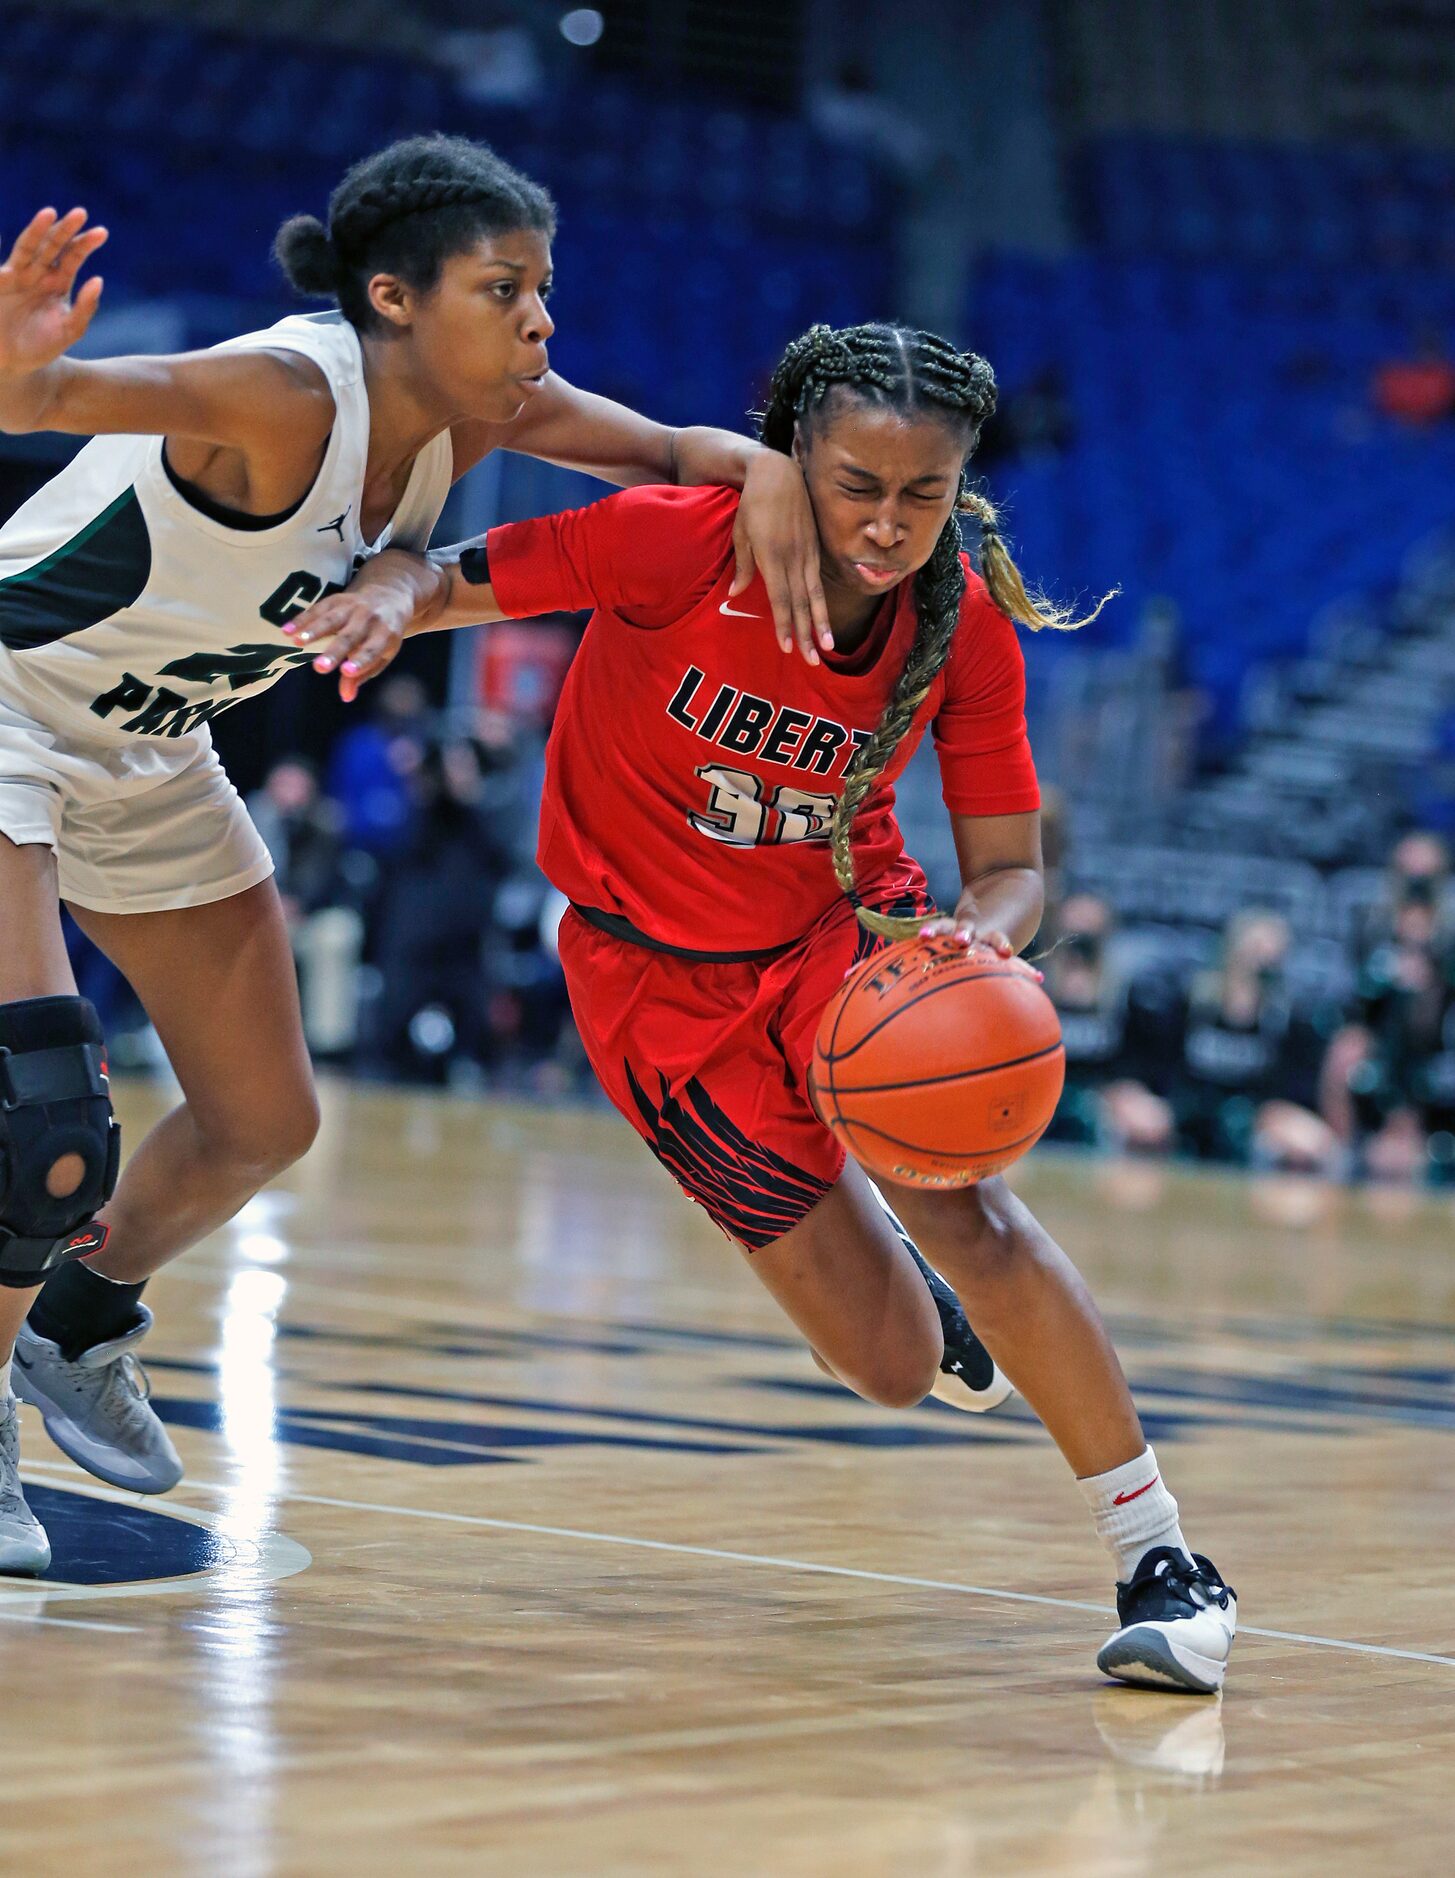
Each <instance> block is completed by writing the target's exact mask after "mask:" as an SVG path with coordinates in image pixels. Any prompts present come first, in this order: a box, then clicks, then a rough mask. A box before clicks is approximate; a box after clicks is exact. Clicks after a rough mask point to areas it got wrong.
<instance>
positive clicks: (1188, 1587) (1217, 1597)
mask: <svg viewBox="0 0 1455 1878" xmlns="http://www.w3.org/2000/svg"><path fill="white" fill-rule="evenodd" d="M1152 1576H1153V1577H1154V1578H1165V1579H1166V1580H1167V1585H1168V1589H1169V1590H1171V1591H1174V1592H1181V1593H1182V1594H1183V1596H1184V1597H1186V1598H1187V1599H1188V1601H1189V1602H1190V1603H1191V1604H1193V1605H1195V1606H1196V1607H1197V1609H1198V1610H1200V1611H1205V1610H1206V1609H1207V1608H1208V1606H1209V1605H1210V1604H1216V1605H1217V1607H1218V1609H1219V1610H1222V1611H1225V1610H1226V1609H1227V1608H1228V1598H1229V1595H1230V1593H1229V1590H1228V1587H1227V1586H1226V1585H1225V1584H1220V1583H1219V1582H1218V1581H1217V1580H1216V1579H1215V1578H1210V1577H1209V1576H1208V1574H1207V1572H1206V1571H1204V1570H1203V1568H1202V1566H1201V1565H1185V1566H1184V1565H1178V1564H1176V1563H1174V1561H1173V1560H1172V1559H1170V1558H1159V1559H1158V1561H1157V1563H1156V1565H1155V1566H1154V1567H1153V1569H1152Z"/></svg>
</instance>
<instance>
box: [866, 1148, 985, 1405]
mask: <svg viewBox="0 0 1455 1878" xmlns="http://www.w3.org/2000/svg"><path fill="white" fill-rule="evenodd" d="M869 1184H870V1186H871V1188H873V1192H874V1198H875V1199H876V1200H877V1201H878V1202H879V1204H880V1206H882V1207H883V1209H884V1212H885V1215H886V1217H887V1218H888V1220H889V1223H890V1225H891V1226H893V1228H894V1230H895V1231H896V1232H897V1233H898V1234H899V1237H900V1239H901V1241H902V1242H903V1245H904V1249H905V1250H906V1251H907V1252H908V1253H909V1256H910V1257H911V1258H912V1259H913V1260H914V1262H915V1264H916V1265H918V1266H919V1269H920V1275H921V1276H922V1277H923V1279H924V1281H925V1284H926V1285H927V1286H928V1287H929V1293H930V1296H931V1297H932V1298H933V1299H934V1301H935V1308H936V1309H937V1310H938V1311H939V1313H940V1329H941V1330H942V1332H943V1333H944V1338H945V1354H944V1356H943V1357H941V1359H940V1374H939V1380H938V1381H937V1382H936V1383H935V1386H934V1388H933V1389H931V1390H930V1394H931V1395H932V1396H933V1397H934V1398H935V1400H936V1401H937V1402H947V1403H948V1404H949V1405H950V1407H951V1408H957V1409H964V1410H965V1411H966V1412H967V1413H968V1414H971V1415H983V1414H984V1413H985V1412H986V1410H987V1409H993V1408H999V1407H1000V1405H1001V1403H1002V1402H1004V1401H1005V1399H1006V1398H1007V1396H1010V1395H1013V1394H1014V1393H1015V1390H1014V1387H1013V1386H1012V1384H1011V1381H1010V1379H1009V1377H1007V1376H1005V1375H1003V1374H1002V1373H1001V1371H1000V1370H998V1369H997V1368H996V1366H995V1359H994V1357H993V1356H992V1355H991V1354H990V1352H989V1350H987V1349H986V1347H985V1345H984V1344H983V1343H982V1342H981V1341H980V1339H979V1337H977V1336H976V1334H975V1332H974V1331H973V1330H972V1329H971V1328H970V1320H969V1318H967V1317H966V1315H965V1308H964V1306H963V1305H962V1304H961V1302H960V1300H959V1298H958V1297H957V1296H956V1295H955V1292H954V1290H953V1288H952V1287H951V1286H950V1284H949V1283H948V1281H947V1280H945V1279H944V1278H942V1277H941V1276H940V1274H939V1273H938V1272H937V1271H936V1270H935V1268H934V1266H933V1265H931V1264H930V1263H929V1262H928V1261H927V1260H926V1259H924V1258H923V1257H922V1256H921V1255H920V1250H919V1247H918V1246H917V1245H916V1244H915V1242H914V1241H913V1239H911V1238H910V1236H909V1234H908V1233H907V1232H906V1231H905V1230H904V1227H903V1226H902V1225H901V1224H900V1222H899V1220H898V1218H897V1217H896V1216H895V1212H894V1208H893V1207H892V1206H890V1204H889V1202H888V1201H887V1200H886V1199H885V1197H884V1195H883V1194H882V1193H881V1192H880V1191H879V1189H878V1188H877V1187H875V1186H874V1183H873V1181H870V1183H869Z"/></svg>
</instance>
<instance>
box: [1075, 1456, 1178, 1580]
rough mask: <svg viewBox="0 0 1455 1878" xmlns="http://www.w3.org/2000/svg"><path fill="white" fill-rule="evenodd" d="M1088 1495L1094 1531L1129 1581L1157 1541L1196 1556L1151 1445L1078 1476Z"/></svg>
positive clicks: (1118, 1573) (1081, 1487)
mask: <svg viewBox="0 0 1455 1878" xmlns="http://www.w3.org/2000/svg"><path fill="white" fill-rule="evenodd" d="M1076 1484H1077V1486H1078V1487H1080V1489H1081V1491H1082V1492H1083V1493H1084V1494H1085V1495H1086V1504H1087V1505H1088V1506H1089V1507H1090V1508H1091V1517H1092V1519H1093V1520H1094V1521H1095V1522H1096V1534H1097V1537H1098V1538H1099V1539H1100V1540H1101V1542H1102V1544H1103V1545H1104V1546H1105V1547H1106V1548H1107V1550H1108V1551H1109V1552H1110V1553H1111V1555H1112V1557H1113V1558H1114V1559H1115V1560H1116V1571H1117V1578H1118V1580H1119V1581H1120V1582H1121V1583H1122V1584H1126V1583H1127V1581H1128V1580H1129V1579H1130V1578H1131V1576H1132V1573H1133V1572H1134V1571H1135V1570H1136V1569H1137V1566H1138V1565H1139V1563H1140V1562H1141V1560H1142V1557H1143V1554H1144V1553H1147V1552H1150V1551H1151V1550H1152V1548H1153V1546H1158V1545H1173V1546H1176V1547H1177V1549H1178V1550H1179V1551H1180V1552H1183V1553H1186V1555H1187V1557H1188V1558H1191V1557H1192V1554H1191V1552H1189V1551H1188V1549H1187V1541H1186V1540H1185V1539H1184V1538H1183V1536H1182V1528H1181V1526H1179V1525H1178V1523H1177V1502H1176V1500H1174V1499H1173V1497H1172V1495H1171V1494H1170V1493H1169V1492H1168V1491H1167V1489H1166V1487H1164V1486H1163V1484H1162V1475H1161V1473H1160V1471H1159V1470H1158V1467H1157V1457H1156V1455H1155V1454H1154V1453H1153V1452H1152V1450H1151V1449H1150V1448H1148V1449H1147V1450H1146V1452H1145V1453H1143V1454H1140V1455H1138V1456H1137V1458H1136V1460H1134V1461H1124V1462H1123V1463H1122V1465H1121V1466H1120V1467H1113V1468H1112V1469H1111V1471H1110V1472H1109V1473H1105V1474H1091V1475H1088V1476H1087V1478H1086V1479H1084V1480H1078V1481H1077V1483H1076Z"/></svg>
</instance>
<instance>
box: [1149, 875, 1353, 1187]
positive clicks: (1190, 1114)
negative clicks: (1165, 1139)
mask: <svg viewBox="0 0 1455 1878" xmlns="http://www.w3.org/2000/svg"><path fill="white" fill-rule="evenodd" d="M1290 941H1291V935H1290V933H1289V929H1288V926H1287V923H1286V922H1285V921H1284V920H1282V919H1280V918H1279V917H1278V916H1277V915H1275V914H1271V913H1265V912H1260V911H1256V910H1251V911H1247V912H1243V913H1238V914H1235V915H1234V917H1233V918H1232V919H1231V920H1229V922H1228V925H1227V928H1226V930H1225V932H1224V935H1223V947H1222V958H1221V961H1220V963H1219V964H1218V966H1217V967H1216V969H1214V970H1213V971H1210V972H1206V973H1203V974H1202V975H1201V976H1200V977H1199V978H1197V979H1196V980H1194V982H1193V986H1192V989H1191V991H1190V992H1189V993H1188V994H1186V995H1185V996H1181V995H1178V994H1177V993H1176V991H1175V990H1170V989H1168V988H1163V989H1162V990H1161V992H1160V996H1159V992H1158V990H1157V988H1156V987H1145V988H1140V987H1139V1001H1140V1002H1141V1003H1142V1004H1143V1005H1144V1008H1145V1011H1146V1021H1147V1032H1146V1034H1147V1036H1148V1037H1149V1039H1150V1038H1155V1039H1156V1040H1157V1045H1156V1053H1157V1054H1158V1055H1159V1056H1160V1064H1161V1067H1160V1070H1159V1071H1158V1072H1155V1073H1154V1085H1155V1084H1157V1083H1160V1086H1161V1092H1162V1093H1164V1094H1165V1095H1166V1096H1167V1097H1168V1099H1169V1100H1170V1102H1171V1104H1172V1108H1173V1110H1174V1112H1175V1114H1176V1117H1177V1129H1178V1139H1179V1144H1180V1145H1181V1146H1182V1147H1184V1148H1185V1149H1187V1150H1188V1151H1189V1152H1191V1153H1193V1154H1195V1155H1197V1156H1199V1157H1200V1158H1203V1159H1209V1160H1233V1161H1241V1162H1244V1163H1251V1164H1253V1165H1256V1166H1259V1167H1276V1168H1284V1169H1296V1170H1300V1171H1306V1172H1321V1173H1332V1172H1334V1171H1335V1170H1336V1168H1337V1166H1338V1163H1339V1141H1338V1137H1337V1135H1336V1133H1335V1131H1334V1129H1333V1128H1332V1127H1331V1126H1330V1125H1329V1123H1328V1122H1327V1121H1326V1120H1325V1119H1324V1118H1323V1117H1321V1116H1320V1115H1319V1114H1318V1112H1317V1102H1318V1092H1319V1069H1320V1065H1321V1063H1322V1060H1323V1056H1324V1049H1325V1039H1324V1036H1323V1034H1322V1028H1321V1025H1320V1023H1319V1022H1317V1021H1316V1020H1315V1019H1314V1017H1313V1016H1312V1015H1311V1014H1310V1013H1308V1012H1305V1011H1301V1010H1299V1009H1297V1008H1296V1007H1295V1005H1294V1003H1293V1000H1292V998H1291V996H1290V994H1289V990H1288V986H1287V982H1286V977H1285V965H1286V962H1287V957H1288V951H1289V946H1290ZM1159 1002H1160V1005H1161V1009H1160V1013H1159V1012H1158V1009H1157V1006H1158V1004H1159Z"/></svg>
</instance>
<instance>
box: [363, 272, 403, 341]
mask: <svg viewBox="0 0 1455 1878" xmlns="http://www.w3.org/2000/svg"><path fill="white" fill-rule="evenodd" d="M368 292H369V305H370V306H371V307H373V309H374V311H375V312H376V313H377V314H378V315H379V317H380V318H381V319H385V320H388V322H389V324H390V325H391V326H397V327H399V328H400V329H401V330H402V329H403V328H404V327H406V326H408V325H409V323H410V319H411V316H412V313H413V306H414V295H413V294H412V293H411V292H410V290H409V288H408V287H406V286H405V284H404V282H403V281H402V280H400V278H399V276H398V275H397V274H375V275H374V277H373V279H372V280H371V281H370V282H369V288H368Z"/></svg>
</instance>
